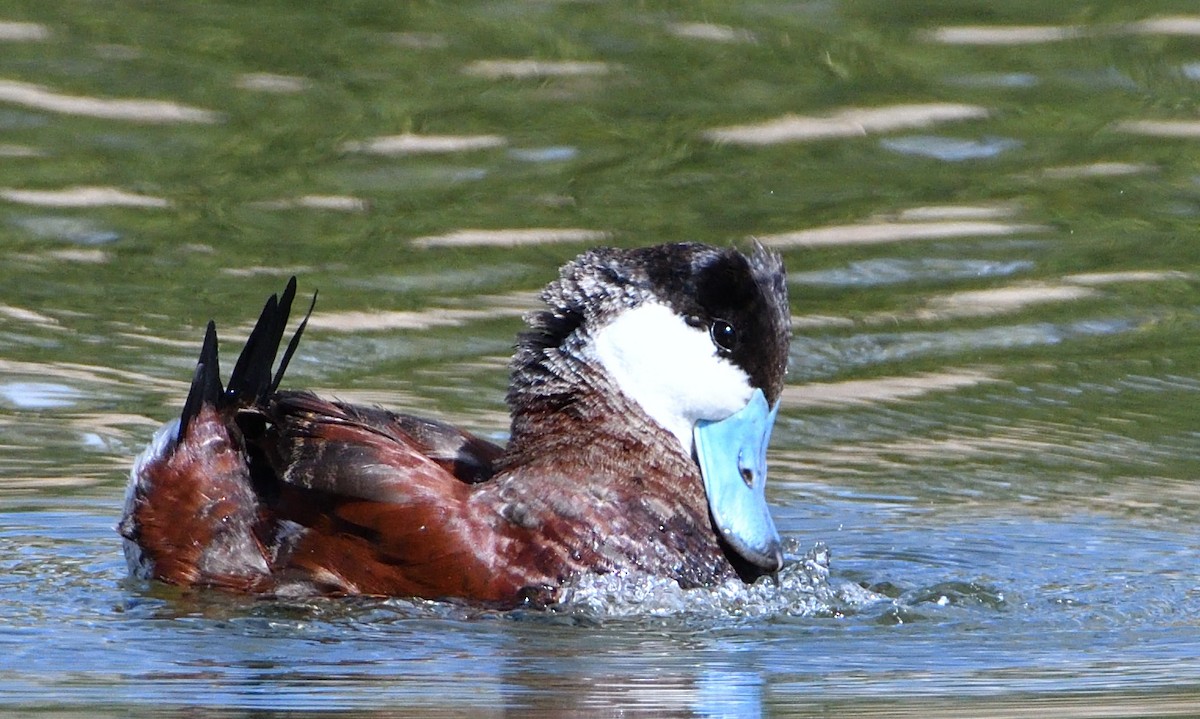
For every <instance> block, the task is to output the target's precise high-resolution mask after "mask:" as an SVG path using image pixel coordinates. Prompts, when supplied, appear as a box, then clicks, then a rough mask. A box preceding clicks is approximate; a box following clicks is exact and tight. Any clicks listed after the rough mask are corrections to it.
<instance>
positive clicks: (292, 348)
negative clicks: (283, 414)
mask: <svg viewBox="0 0 1200 719" xmlns="http://www.w3.org/2000/svg"><path fill="white" fill-rule="evenodd" d="M292 279H295V278H294V277H293V278H292ZM316 306H317V293H316V292H315V291H314V292H313V296H312V302H310V303H308V311H307V312H305V313H304V319H302V320H300V326H299V327H297V328H296V332H295V334H293V335H292V339H291V340H290V341H289V342H288V346H287V349H286V350H284V351H283V359H281V360H279V369H277V370H275V378H274V379H272V380H271V391H272V392H274V391H275V390H277V389H279V383H280V382H281V381H283V373H284V372H285V371H286V370H287V367H288V363H289V362H291V361H292V355H294V354H296V348H297V347H298V346H300V336H301V335H303V334H304V328H305V327H308V318H309V317H312V313H313V308H314V307H316Z"/></svg>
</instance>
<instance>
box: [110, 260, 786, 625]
mask: <svg viewBox="0 0 1200 719" xmlns="http://www.w3.org/2000/svg"><path fill="white" fill-rule="evenodd" d="M714 268H715V269H714ZM714 273H716V276H717V280H716V281H715V282H716V284H717V285H718V286H717V287H716V289H715V290H714V281H713V280H711V279H706V277H708V276H710V275H713V274H714ZM664 278H669V279H667V280H664ZM688 282H691V283H692V284H691V285H689V284H688ZM664 288H665V289H664ZM706 292H708V293H709V294H712V293H713V292H716V293H717V296H716V297H715V298H714V297H706V295H705V293H706ZM294 295H295V280H294V279H293V281H292V282H291V283H289V285H288V288H287V289H286V290H285V292H284V293H283V295H282V296H281V297H280V298H278V299H277V298H275V297H272V298H271V300H269V301H268V303H267V306H266V307H265V308H264V311H263V313H262V315H261V316H260V319H259V322H258V324H257V325H256V327H255V329H254V330H253V331H252V332H251V335H250V338H249V339H248V340H247V344H246V348H245V349H244V350H243V352H242V354H241V356H240V357H239V360H238V362H237V367H236V368H235V369H234V372H233V374H232V376H231V378H230V381H229V386H228V388H227V389H226V388H223V387H222V386H221V381H220V376H219V369H218V367H217V364H218V363H217V355H216V333H215V329H214V328H213V327H212V325H211V324H210V326H209V330H208V333H207V335H206V338H205V343H204V347H203V348H202V351H201V357H200V362H199V364H198V367H197V371H196V375H195V378H194V380H193V384H192V389H191V391H190V393H189V396H188V400H187V402H186V403H185V409H184V412H183V414H182V416H181V418H180V421H179V423H178V425H174V424H171V425H168V426H167V427H164V429H163V430H161V431H160V432H159V434H158V435H156V438H155V440H154V441H153V442H152V443H151V445H150V446H149V447H148V448H147V450H146V451H145V452H144V453H143V455H142V456H141V457H139V459H138V461H137V463H136V464H135V466H134V469H133V472H132V478H131V482H130V486H129V491H128V494H127V501H126V512H125V517H124V518H123V519H122V522H121V525H120V531H121V534H122V535H123V536H124V538H125V550H126V556H127V558H128V560H129V564H130V567H131V569H132V571H133V572H134V574H135V575H137V576H141V577H145V578H151V579H157V580H161V581H165V582H168V583H173V584H180V585H195V586H212V587H221V588H225V589H231V590H236V591H243V592H252V593H260V594H327V595H349V594H371V595H393V596H413V597H427V598H435V599H445V598H458V599H465V600H469V601H473V602H485V603H494V604H497V605H505V606H511V605H513V604H516V603H520V602H531V603H534V604H545V603H548V602H552V601H554V599H555V598H556V596H557V592H558V590H559V588H560V587H561V586H563V584H564V583H567V582H570V580H571V579H572V578H573V577H576V576H579V575H580V574H582V573H610V572H645V573H649V574H653V575H658V576H668V577H672V578H674V579H676V580H677V581H678V582H679V583H680V584H681V585H682V586H685V587H691V586H700V585H710V584H713V583H716V582H719V581H722V580H724V579H728V578H732V577H735V576H742V577H743V578H744V579H747V580H752V579H753V578H754V577H756V576H759V575H761V574H763V573H767V572H770V571H773V569H772V568H771V567H766V568H764V567H761V566H754V565H752V564H751V563H749V562H747V561H745V560H744V559H742V558H741V557H739V556H738V553H737V552H733V551H731V550H730V548H729V546H727V545H726V544H725V542H724V541H723V539H722V538H721V535H720V533H719V532H718V531H716V530H715V528H714V525H713V520H712V519H711V516H710V513H709V505H708V500H707V499H706V490H705V485H704V478H703V477H702V476H701V472H700V469H699V467H698V466H697V463H696V460H695V459H694V458H693V457H692V456H690V452H688V451H686V450H685V448H684V447H683V446H681V444H680V440H679V439H678V438H677V436H676V434H672V432H671V431H669V430H668V429H667V428H665V427H664V426H662V425H660V424H659V423H657V422H656V421H655V420H654V419H653V418H652V417H651V416H649V415H648V414H647V410H646V409H645V408H644V407H642V406H641V405H640V404H639V401H638V400H636V399H634V398H631V397H630V396H627V394H626V393H625V392H624V391H623V390H622V388H621V387H619V386H617V383H616V382H615V381H614V379H613V376H612V375H611V374H610V373H609V372H608V371H606V369H605V368H604V367H603V366H598V365H597V363H596V361H595V358H594V356H593V355H594V352H592V350H590V349H589V347H590V344H589V343H590V342H591V341H592V338H593V335H594V334H595V333H596V332H598V331H599V330H600V329H602V328H603V327H604V326H605V325H606V324H607V323H609V322H610V321H611V320H612V319H613V318H614V317H616V316H618V315H619V314H620V313H621V312H623V311H625V310H627V309H629V308H631V307H637V306H640V305H641V304H644V303H648V302H661V303H663V304H665V305H668V306H670V307H671V308H672V309H673V310H674V311H676V312H679V313H680V315H681V316H683V317H685V318H686V319H687V322H688V324H689V325H692V324H695V323H701V324H698V325H697V326H702V323H704V322H710V321H712V320H711V319H710V318H711V317H717V316H721V317H725V318H726V319H729V318H730V317H734V318H737V319H738V322H737V324H738V326H739V327H743V328H749V329H746V330H743V332H744V334H747V335H748V340H743V343H744V344H745V343H747V342H752V343H753V344H750V345H749V347H748V348H738V349H739V350H741V351H742V352H743V356H742V358H741V359H739V357H738V356H737V355H736V354H732V355H730V356H732V359H730V360H729V361H730V362H731V363H733V364H734V365H736V366H737V367H739V368H741V369H742V370H744V374H745V375H746V376H748V377H749V378H750V379H749V380H748V381H749V382H751V383H752V385H753V386H755V387H759V388H763V389H764V390H765V392H766V393H767V395H768V400H769V401H770V402H772V403H774V402H775V401H776V400H777V397H778V395H779V393H780V391H781V389H782V376H783V371H784V365H785V363H786V352H787V330H786V326H785V323H784V321H783V320H785V319H786V317H787V302H786V292H785V291H784V290H783V283H782V267H781V266H780V264H779V262H778V259H777V258H776V257H775V256H773V255H770V254H769V253H766V252H765V251H763V250H761V249H760V250H758V251H757V252H756V253H755V254H754V255H752V256H750V257H747V256H744V255H742V254H740V253H737V252H736V251H733V250H716V249H713V248H707V247H704V246H701V245H666V246H661V247H658V248H646V249H644V250H632V251H620V250H597V251H593V252H592V253H588V254H585V255H584V256H582V257H581V258H579V259H578V260H576V262H575V263H572V264H571V265H568V266H567V267H566V268H564V270H563V276H562V277H561V278H560V279H559V280H558V281H557V282H555V283H552V284H551V285H550V287H548V288H547V290H546V292H545V293H544V294H543V299H545V300H546V301H547V304H548V309H547V310H545V311H544V312H541V313H535V314H534V315H532V316H531V318H530V322H531V330H530V331H529V332H528V333H526V334H525V335H523V336H522V338H521V341H520V345H519V348H518V351H517V354H516V357H515V358H514V366H513V377H514V379H513V388H512V389H511V390H510V393H509V402H510V406H511V408H512V411H513V427H512V438H511V440H510V442H509V444H508V446H507V447H503V448H502V447H500V446H497V445H495V444H492V443H490V442H487V441H485V440H483V439H480V438H478V437H475V436H473V435H470V434H469V433H466V432H462V431H460V430H458V429H455V428H453V427H451V426H449V425H446V424H444V423H441V422H437V421H433V420H425V419H421V418H417V417H413V416H411V415H404V414H396V413H392V412H389V411H386V410H383V409H379V408H372V407H360V406H353V405H348V404H344V403H340V402H333V401H328V400H325V399H321V398H319V397H317V396H316V395H313V394H311V393H307V392H293V391H280V390H279V389H278V385H279V383H280V380H281V378H282V376H283V372H284V369H285V368H286V366H287V363H288V361H289V360H290V358H291V356H292V353H293V352H294V351H295V349H296V346H297V343H298V340H299V337H300V334H301V332H302V331H303V328H304V324H303V323H302V324H301V326H300V328H299V329H298V330H297V332H296V334H295V336H294V337H293V339H292V341H291V342H290V343H289V345H288V347H287V350H286V351H285V353H284V357H283V360H282V361H281V363H280V366H279V368H278V370H274V371H273V365H274V362H275V356H276V354H277V351H278V348H279V346H280V343H281V341H282V337H283V328H284V325H285V324H286V321H287V316H288V313H289V311H290V306H291V303H292V299H293V297H294ZM310 312H311V308H310ZM781 318H782V319H781ZM305 319H306V320H307V318H305ZM722 321H724V320H722ZM703 326H705V327H706V326H707V325H703ZM747 352H750V353H752V356H751V355H749V354H746V353H747ZM747 357H749V359H747ZM772 531H773V530H772ZM777 568H778V567H774V569H777Z"/></svg>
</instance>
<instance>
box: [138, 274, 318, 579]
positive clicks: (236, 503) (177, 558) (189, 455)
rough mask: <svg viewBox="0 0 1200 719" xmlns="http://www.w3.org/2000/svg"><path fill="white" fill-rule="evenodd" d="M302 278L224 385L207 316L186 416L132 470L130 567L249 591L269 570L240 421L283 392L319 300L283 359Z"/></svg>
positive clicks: (265, 314)
mask: <svg viewBox="0 0 1200 719" xmlns="http://www.w3.org/2000/svg"><path fill="white" fill-rule="evenodd" d="M295 296H296V278H295V277H292V278H291V279H290V280H289V281H288V284H287V287H286V288H285V289H284V291H283V293H282V294H281V295H271V297H270V298H269V299H268V300H267V302H266V305H265V306H264V307H263V310H262V313H261V314H260V315H259V318H258V322H256V323H255V325H254V329H253V330H251V332H250V336H249V337H248V338H247V339H246V345H245V347H244V348H243V349H242V352H241V354H240V355H239V356H238V360H237V363H236V364H235V365H234V368H233V373H232V374H231V375H230V377H229V384H228V385H227V386H222V384H221V369H220V362H219V359H218V354H217V330H216V325H215V324H214V323H213V322H209V323H208V327H207V329H206V330H205V333H204V343H203V344H202V345H201V348H200V358H199V361H198V362H197V363H196V371H195V372H194V373H193V375H192V384H191V388H190V389H189V391H188V396H187V399H186V400H185V401H184V404H183V411H182V412H181V413H180V416H179V419H178V421H172V422H169V423H167V424H166V425H165V426H164V427H162V428H161V429H160V430H159V431H158V432H157V433H155V435H154V438H153V439H152V440H151V442H150V445H149V446H148V447H146V449H145V450H144V451H143V452H142V453H141V455H139V456H138V458H137V460H136V461H135V462H134V466H133V469H132V471H131V473H130V481H129V486H128V488H127V490H126V495H125V513H124V516H123V517H122V519H121V523H120V525H118V531H119V532H120V533H121V536H122V537H124V539H125V541H124V550H125V557H126V560H127V562H128V564H129V567H130V571H131V572H132V573H133V574H134V575H135V576H139V577H143V578H148V579H150V578H152V579H160V580H162V581H165V582H169V583H172V584H184V585H193V584H202V585H211V586H224V587H229V588H232V589H241V590H251V589H253V588H254V587H256V586H258V585H260V584H261V583H262V582H264V581H265V580H266V579H267V577H268V576H269V573H270V568H269V559H268V557H267V556H266V553H265V551H264V549H263V546H262V542H261V540H260V538H259V536H258V531H257V530H258V527H257V525H258V523H259V522H260V520H261V517H260V511H259V510H260V507H259V500H258V497H257V495H256V493H255V490H254V486H253V483H252V481H251V477H250V466H249V458H248V455H247V453H246V447H245V444H244V442H243V439H242V434H241V430H240V429H239V427H238V424H237V415H238V413H239V411H241V410H243V409H248V408H253V407H256V406H259V405H260V404H261V403H263V402H264V401H266V400H267V398H269V397H270V396H271V394H272V393H274V392H275V390H277V389H278V387H279V383H280V381H281V380H282V379H283V375H284V372H285V371H286V370H287V366H288V363H289V362H291V359H292V357H293V356H294V355H295V353H296V347H297V346H298V345H299V342H300V337H301V335H302V334H303V333H304V328H305V327H306V326H307V325H308V318H309V317H310V316H311V315H312V311H313V307H314V306H315V305H316V300H317V297H316V294H315V293H314V294H313V300H312V303H311V304H310V305H309V308H308V312H307V313H306V314H305V316H304V319H303V320H301V322H300V325H299V326H298V327H297V329H296V331H295V333H294V334H293V335H292V338H291V340H290V341H289V342H288V344H287V347H286V349H285V350H284V353H283V358H282V359H281V360H280V362H279V366H278V367H277V368H276V367H275V359H276V356H277V355H278V354H279V347H280V344H281V343H282V341H283V336H284V333H285V331H286V329H287V321H288V316H289V315H290V313H291V308H292V301H293V300H294V299H295Z"/></svg>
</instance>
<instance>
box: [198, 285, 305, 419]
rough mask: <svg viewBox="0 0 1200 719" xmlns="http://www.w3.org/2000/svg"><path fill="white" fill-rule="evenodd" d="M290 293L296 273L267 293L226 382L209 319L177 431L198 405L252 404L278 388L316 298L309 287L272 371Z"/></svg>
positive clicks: (285, 327) (282, 331)
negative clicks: (307, 297) (309, 300)
mask: <svg viewBox="0 0 1200 719" xmlns="http://www.w3.org/2000/svg"><path fill="white" fill-rule="evenodd" d="M295 297H296V278H295V277H292V278H291V279H290V280H288V283H287V287H286V288H284V290H283V293H282V294H281V295H271V297H270V298H268V299H267V302H266V305H264V306H263V310H262V314H260V315H259V316H258V322H256V323H255V325H254V329H253V330H251V331H250V336H249V337H248V338H246V345H245V347H243V348H242V353H241V354H240V355H238V360H237V364H235V365H234V368H233V373H232V374H231V375H230V376H229V385H228V386H227V387H222V386H221V367H220V362H219V361H218V358H217V326H216V324H215V323H214V322H212V321H209V323H208V328H207V330H206V331H205V333H204V344H203V345H202V346H201V348H200V360H199V361H198V362H197V363H196V371H195V373H194V374H193V375H192V386H191V389H190V390H188V396H187V399H186V400H185V401H184V403H183V412H181V413H180V417H179V433H178V435H177V436H179V437H182V436H184V434H185V433H186V432H187V428H188V424H189V423H190V422H191V421H192V420H193V419H195V418H196V417H197V416H198V415H199V414H200V410H201V408H203V407H204V406H206V405H208V406H212V407H216V408H218V409H222V408H225V407H228V406H231V405H234V406H240V407H247V406H252V405H254V404H257V403H259V402H261V401H263V400H264V399H266V398H267V396H269V395H270V394H271V393H272V392H274V391H275V390H276V389H278V388H279V383H280V382H281V381H282V380H283V373H284V371H285V370H286V369H287V366H288V363H289V362H291V360H292V356H293V355H295V354H296V348H297V346H299V344H300V336H301V335H302V334H303V333H304V328H305V327H307V326H308V318H309V317H311V316H312V312H313V308H314V307H316V304H317V294H316V293H315V292H314V293H313V298H312V303H311V304H309V306H308V312H306V313H305V315H304V319H303V320H301V321H300V325H299V327H297V328H296V332H295V334H293V335H292V338H291V340H290V341H289V342H288V345H287V348H286V349H285V350H284V353H283V359H282V360H281V361H280V363H279V368H278V369H277V370H275V371H274V373H272V367H273V366H274V364H275V356H276V355H277V354H278V353H279V345H280V343H281V342H282V341H283V334H284V332H285V331H286V330H287V321H288V314H289V313H290V312H291V309H292V301H293V300H294V299H295Z"/></svg>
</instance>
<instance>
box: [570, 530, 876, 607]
mask: <svg viewBox="0 0 1200 719" xmlns="http://www.w3.org/2000/svg"><path fill="white" fill-rule="evenodd" d="M785 544H786V545H787V548H786V552H785V554H786V556H787V561H786V563H785V565H784V568H783V570H782V571H780V572H779V575H778V576H777V578H776V579H775V580H774V581H772V579H771V578H769V577H763V578H761V579H759V580H758V581H757V582H755V583H754V584H745V583H743V582H741V581H739V580H737V579H732V580H729V581H727V582H724V583H722V584H719V585H717V586H715V587H701V588H696V589H683V588H681V587H680V586H679V585H678V584H677V583H676V582H675V581H673V580H671V579H667V578H664V577H651V576H647V575H631V574H605V575H587V576H585V577H582V578H580V579H579V580H578V581H576V582H575V583H573V584H572V585H571V586H569V587H568V588H567V589H566V590H565V591H564V593H563V595H562V598H561V600H560V601H559V603H558V604H557V605H555V606H554V607H552V610H551V611H552V612H553V613H555V614H557V615H560V616H567V617H570V618H574V619H577V620H580V621H588V620H592V621H603V620H606V619H624V618H646V617H673V618H679V619H698V620H702V621H704V620H718V621H722V622H724V621H727V620H735V621H736V620H756V619H763V618H776V617H819V616H842V615H844V614H850V613H856V612H857V611H859V609H861V608H862V607H863V606H865V605H868V604H873V603H875V602H878V601H881V600H885V599H886V598H885V597H884V596H882V595H880V594H876V593H875V592H872V591H869V590H867V589H863V588H862V587H860V586H859V585H857V584H854V583H852V582H849V581H845V580H841V579H837V578H832V577H830V572H829V568H830V551H829V548H828V547H826V546H825V545H824V544H817V545H816V546H814V547H813V548H811V549H809V550H808V551H807V552H804V553H803V554H800V555H798V554H797V551H798V550H799V547H798V544H799V543H798V542H797V541H796V540H792V539H789V540H785Z"/></svg>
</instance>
